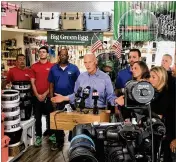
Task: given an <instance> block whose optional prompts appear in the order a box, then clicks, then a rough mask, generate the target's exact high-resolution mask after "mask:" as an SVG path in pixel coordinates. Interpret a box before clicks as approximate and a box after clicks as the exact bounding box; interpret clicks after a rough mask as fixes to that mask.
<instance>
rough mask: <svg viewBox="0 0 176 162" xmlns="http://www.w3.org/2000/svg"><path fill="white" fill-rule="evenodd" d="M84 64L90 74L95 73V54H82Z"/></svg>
mask: <svg viewBox="0 0 176 162" xmlns="http://www.w3.org/2000/svg"><path fill="white" fill-rule="evenodd" d="M84 65H85V67H86V69H87V72H88V73H89V74H91V75H93V74H95V73H96V71H97V59H96V56H95V54H86V55H84Z"/></svg>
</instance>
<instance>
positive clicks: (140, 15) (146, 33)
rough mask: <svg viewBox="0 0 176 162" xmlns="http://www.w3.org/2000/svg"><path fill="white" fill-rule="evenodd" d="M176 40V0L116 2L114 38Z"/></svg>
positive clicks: (126, 39) (127, 39)
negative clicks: (164, 0) (166, 0)
mask: <svg viewBox="0 0 176 162" xmlns="http://www.w3.org/2000/svg"><path fill="white" fill-rule="evenodd" d="M119 35H122V40H125V41H156V40H158V41H160V40H163V41H164V40H167V41H176V2H175V1H168V2H163V1H152V2H146V1H145V2H140V1H138V2H134V1H133V2H130V1H115V2H114V38H115V39H116V40H117V38H118V37H119Z"/></svg>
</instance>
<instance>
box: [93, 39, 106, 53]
mask: <svg viewBox="0 0 176 162" xmlns="http://www.w3.org/2000/svg"><path fill="white" fill-rule="evenodd" d="M101 46H103V43H102V42H101V41H100V40H97V41H96V42H95V43H94V44H93V45H92V47H91V52H92V53H94V52H95V51H96V50H97V49H99V48H100V47H101Z"/></svg>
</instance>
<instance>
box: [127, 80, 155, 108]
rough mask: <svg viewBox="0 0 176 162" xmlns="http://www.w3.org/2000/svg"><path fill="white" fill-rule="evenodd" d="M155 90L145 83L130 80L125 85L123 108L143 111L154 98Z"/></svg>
mask: <svg viewBox="0 0 176 162" xmlns="http://www.w3.org/2000/svg"><path fill="white" fill-rule="evenodd" d="M154 94H155V90H154V88H153V86H152V85H151V84H150V83H149V82H147V81H135V80H131V81H129V82H127V83H126V86H125V89H124V96H125V107H126V108H131V109H143V108H146V106H147V105H148V104H149V103H150V101H151V100H152V99H153V98H154Z"/></svg>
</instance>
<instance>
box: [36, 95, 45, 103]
mask: <svg viewBox="0 0 176 162" xmlns="http://www.w3.org/2000/svg"><path fill="white" fill-rule="evenodd" d="M36 97H37V99H38V100H39V101H40V102H43V101H44V100H45V98H44V97H43V96H42V95H40V94H38V95H37V96H36Z"/></svg>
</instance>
